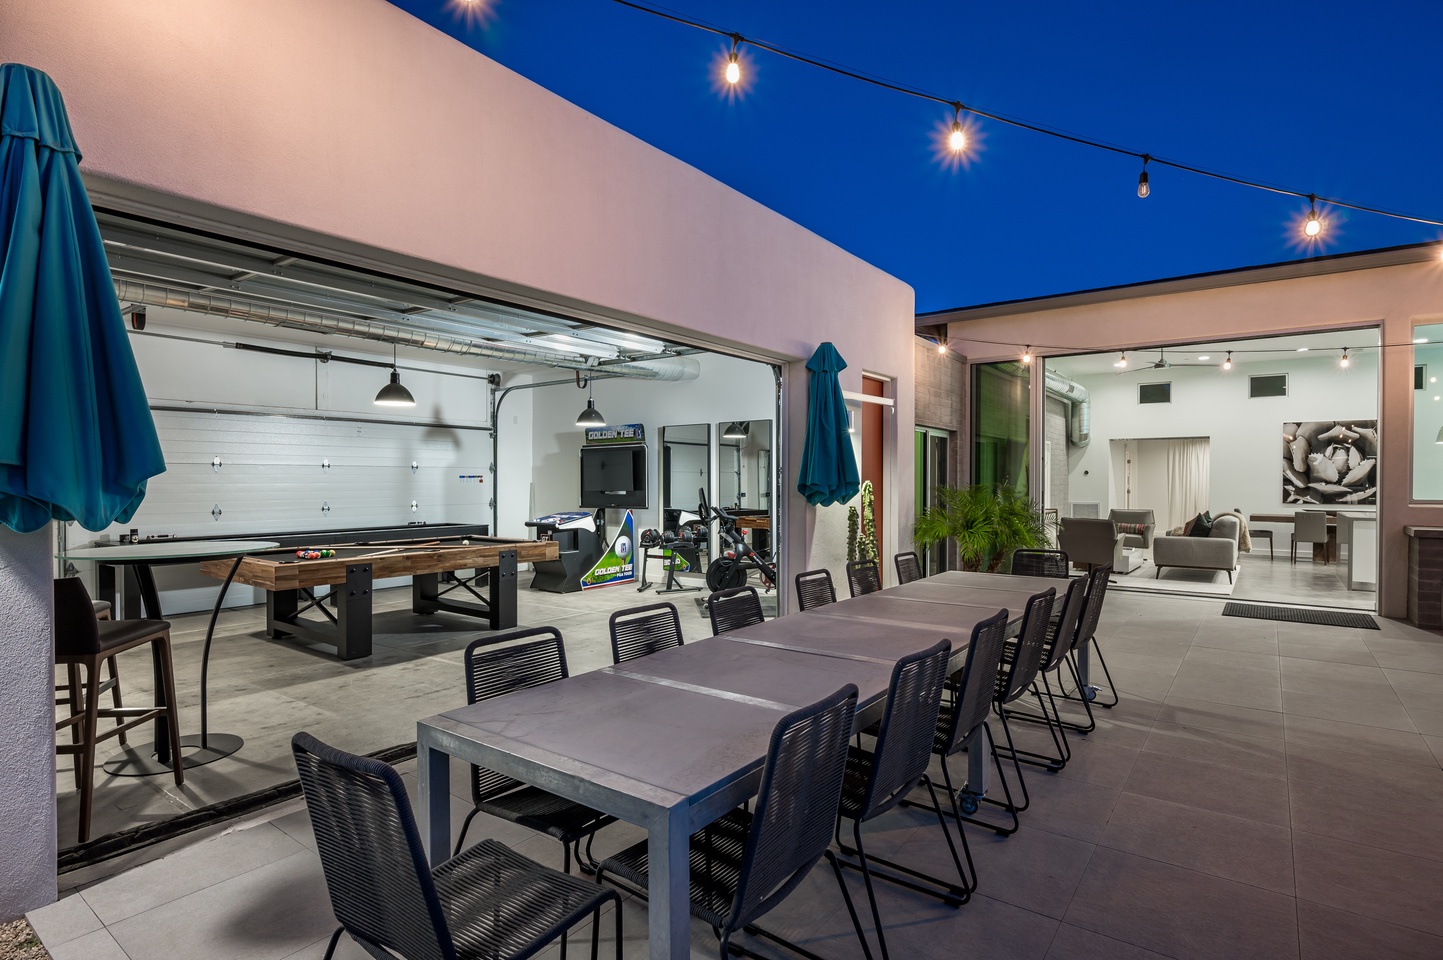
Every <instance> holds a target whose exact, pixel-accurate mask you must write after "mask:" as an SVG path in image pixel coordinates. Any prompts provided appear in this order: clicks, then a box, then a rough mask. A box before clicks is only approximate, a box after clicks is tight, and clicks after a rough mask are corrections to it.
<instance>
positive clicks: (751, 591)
mask: <svg viewBox="0 0 1443 960" xmlns="http://www.w3.org/2000/svg"><path fill="white" fill-rule="evenodd" d="M706 612H707V616H709V617H711V632H712V633H713V634H714V635H717V636H720V635H721V634H723V633H728V632H730V631H732V630H739V629H741V628H742V627H751V626H755V625H756V624H758V623H764V622H765V621H766V619H767V618H766V615H765V614H763V613H762V598H761V597H760V596H758V594H757V588H756V587H751V586H745V587H732V588H731V589H730V590H718V591H717V592H716V593H714V594H712V595H711V596H709V597H707V598H706Z"/></svg>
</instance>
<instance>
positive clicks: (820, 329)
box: [0, 0, 914, 914]
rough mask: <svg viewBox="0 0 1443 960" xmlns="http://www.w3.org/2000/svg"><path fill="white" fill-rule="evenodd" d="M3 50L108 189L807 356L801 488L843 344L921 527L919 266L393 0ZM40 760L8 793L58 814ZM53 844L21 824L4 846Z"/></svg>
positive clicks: (85, 28)
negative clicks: (792, 217)
mask: <svg viewBox="0 0 1443 960" xmlns="http://www.w3.org/2000/svg"><path fill="white" fill-rule="evenodd" d="M0 61H18V62H21V63H26V64H29V65H32V66H34V67H37V68H39V69H41V70H44V71H46V72H47V73H49V74H50V75H51V76H52V77H53V78H54V79H55V81H56V83H57V84H58V85H59V87H60V90H61V91H62V93H63V94H64V96H65V100H66V103H67V106H68V108H69V112H70V118H71V122H72V124H73V126H74V129H75V133H76V137H77V140H78V141H79V143H80V145H81V148H82V149H83V151H84V162H83V163H82V171H83V172H84V173H85V174H86V177H87V183H88V184H89V185H90V188H91V191H92V198H93V199H94V200H95V201H96V202H97V204H100V205H104V206H108V207H111V208H113V209H117V210H121V211H125V212H129V213H137V214H144V215H150V216H154V217H157V218H159V219H163V220H167V221H171V222H175V223H179V224H182V225H189V226H195V227H200V228H204V229H209V230H213V231H216V232H218V233H222V234H230V235H237V236H244V237H249V238H251V239H254V240H257V241H259V242H263V243H270V244H273V245H276V246H279V247H282V248H286V249H292V250H295V251H296V252H300V253H313V254H316V255H320V256H326V257H331V258H334V259H338V260H343V261H346V262H348V263H351V264H353V265H355V266H359V267H362V268H372V269H380V270H383V271H385V272H388V273H392V274H397V275H402V276H405V277H408V278H411V279H415V280H419V281H423V282H431V283H436V284H439V285H442V286H449V287H452V288H456V289H461V290H465V291H468V292H473V293H491V294H492V295H497V296H503V297H505V298H509V299H512V300H515V301H517V302H520V303H523V304H527V305H533V306H538V307H542V308H550V309H560V310H564V311H568V312H573V313H577V314H580V315H582V316H590V317H594V318H596V319H599V320H603V321H606V322H612V323H616V324H618V325H621V326H626V327H631V328H633V329H642V330H648V331H655V332H658V333H661V334H665V335H671V336H673V337H676V338H679V339H683V340H686V341H689V342H694V343H697V344H699V345H717V346H722V347H733V348H735V349H738V350H741V351H743V352H746V353H749V354H752V355H757V356H764V357H766V358H769V359H774V360H777V361H780V362H782V363H784V364H785V365H786V387H785V397H784V409H785V411H786V412H785V420H784V422H783V423H782V425H781V432H782V448H783V450H784V451H785V456H786V460H785V464H784V468H785V469H784V475H785V476H787V477H788V478H790V479H789V481H788V484H787V486H786V487H785V488H784V490H783V491H782V492H783V493H789V492H790V491H792V485H793V483H794V478H795V477H796V474H797V470H798V468H799V466H800V456H801V450H802V440H803V434H804V429H805V418H806V404H807V375H806V372H805V370H804V368H803V363H804V362H805V359H806V358H807V357H808V356H809V355H810V354H811V353H812V351H813V350H814V349H815V348H816V345H817V344H818V343H819V342H821V341H823V340H830V341H832V342H833V343H835V344H836V346H837V349H838V350H839V351H840V352H841V354H842V356H844V357H846V358H847V359H848V360H849V362H850V363H851V366H850V367H849V368H848V369H847V371H846V372H845V373H844V374H843V378H842V382H843V386H844V387H845V388H847V389H850V390H859V389H860V385H861V376H862V373H863V371H864V370H867V371H871V372H876V373H879V374H882V375H884V376H888V377H891V378H894V380H895V384H894V394H895V397H896V399H897V412H896V416H895V417H894V418H893V420H892V428H891V430H890V435H889V437H888V439H887V447H888V461H889V462H888V472H889V477H888V488H887V489H888V491H889V494H888V500H887V502H885V503H884V504H882V508H883V511H884V518H885V521H884V524H885V529H886V530H887V531H888V542H887V543H886V544H884V549H885V551H886V552H888V553H891V552H893V551H895V550H900V549H907V548H908V547H909V546H910V544H909V542H908V539H907V530H908V529H910V524H909V523H902V522H898V521H899V518H906V519H907V520H910V518H911V515H912V502H911V498H912V489H913V484H912V469H913V468H912V458H911V456H910V443H911V433H912V420H913V389H912V379H913V374H912V322H913V309H914V299H913V295H912V291H911V289H910V288H909V287H907V286H906V285H905V284H903V283H902V282H901V281H898V280H896V279H895V278H893V277H890V276H888V275H886V274H884V273H883V272H881V271H880V270H877V269H875V268H873V267H871V266H869V265H867V264H865V263H863V262H861V261H860V260H858V259H857V258H855V257H853V256H851V255H850V254H848V253H846V252H845V251H843V250H841V249H839V248H837V247H836V246H834V245H833V244H830V243H828V242H826V241H824V240H822V239H821V238H819V237H817V236H815V235H813V234H811V233H809V232H808V231H806V230H804V229H803V228H801V227H800V226H798V225H797V224H795V223H792V222H790V221H788V220H786V219H785V218H783V217H781V216H780V215H778V214H776V213H774V212H772V211H770V210H768V209H766V208H765V207H763V206H761V205H760V204H758V203H756V202H754V201H752V200H750V199H748V198H746V197H744V196H742V195H740V194H738V193H736V192H735V191H733V190H731V189H730V188H728V187H726V186H724V185H723V184H721V183H718V182H717V181H715V180H713V179H712V178H710V177H708V176H706V175H705V174H702V173H701V172H699V171H697V170H695V169H693V168H691V167H688V166H686V165H685V164H683V163H681V162H680V161H678V160H676V159H675V158H673V157H670V156H667V155H666V154H663V153H661V152H660V151H658V150H656V149H654V148H652V147H650V146H648V145H646V144H645V143H642V142H641V141H639V140H637V139H636V138H634V137H632V136H630V135H629V134H627V133H625V132H624V131H622V130H619V129H617V128H615V127H613V126H610V125H609V124H606V123H605V122H603V121H601V120H600V119H598V118H596V117H594V116H591V115H589V114H587V113H585V112H584V111H582V110H580V109H578V108H577V107H575V106H573V105H572V104H569V103H567V102H565V101H564V100H562V99H561V98H559V97H557V96H555V95H554V94H552V93H550V92H548V91H546V90H544V89H542V88H541V87H539V86H537V85H535V84H533V83H531V82H530V81H528V80H526V79H525V78H523V77H520V76H518V75H516V74H515V73H512V72H511V71H509V70H507V69H505V68H504V67H502V66H500V65H499V64H496V63H494V62H492V61H490V60H488V59H486V58H485V57H483V56H481V55H479V54H477V53H476V52H475V51H473V50H470V49H469V48H466V47H464V46H463V45H461V44H459V43H456V42H455V41H453V40H451V39H449V38H447V37H445V36H444V35H442V34H440V33H438V32H436V31H434V30H432V29H431V28H430V27H428V26H426V25H425V24H422V23H421V22H419V21H418V20H416V19H414V18H412V17H410V16H409V15H407V14H406V13H404V12H403V11H401V10H399V9H397V8H395V7H393V6H391V5H389V4H387V3H385V2H383V0H247V2H245V3H194V2H188V0H151V2H147V3H145V4H135V3H133V2H125V0H88V2H80V3H74V4H56V3H35V2H33V0H0ZM513 400H514V398H513ZM511 402H513V401H508V404H509V403H511ZM523 409H524V408H523V407H522V406H521V405H520V404H518V406H516V407H512V408H508V410H507V413H508V414H510V415H516V416H518V417H520V416H521V414H522V411H523ZM504 426H505V425H504V424H503V429H504ZM899 441H900V450H901V452H902V455H900V456H899V455H897V454H898V449H899ZM513 493H514V491H513ZM506 496H508V494H506V493H505V492H503V497H506ZM782 506H783V523H784V526H785V533H786V536H785V540H784V541H783V542H784V543H785V544H786V545H787V552H786V555H785V557H784V561H785V563H786V566H787V568H788V569H790V570H791V571H793V572H795V571H799V570H804V569H807V568H808V567H810V566H835V565H839V562H840V558H841V556H842V555H843V554H844V552H845V533H844V531H845V508H840V507H839V508H831V509H828V510H822V511H819V510H813V509H811V508H808V507H806V506H805V505H804V504H803V503H802V502H801V501H800V499H799V498H798V497H797V496H796V495H795V493H794V492H790V495H788V496H787V499H786V500H785V501H784V502H783V504H782ZM502 532H509V531H505V530H503V531H502ZM899 534H900V536H899ZM45 573H46V575H48V573H49V570H48V566H47V568H46V571H45ZM17 629H19V628H18V625H17V622H16V621H15V620H13V619H11V620H8V621H7V622H6V623H5V624H4V625H0V649H7V650H8V649H12V648H15V647H16V646H17V645H24V644H30V646H28V647H24V649H25V650H26V651H28V657H29V659H28V660H26V664H27V665H28V666H27V669H30V670H33V668H35V667H36V665H37V664H38V660H39V655H40V650H41V648H40V647H39V646H35V645H34V641H33V637H34V630H33V629H32V630H28V631H25V632H24V633H23V634H22V633H17V632H16V631H17ZM42 632H43V631H42ZM42 646H43V645H42ZM22 659H24V658H23V657H22ZM47 665H48V654H47ZM22 673H23V671H22ZM25 675H27V676H28V674H25ZM43 686H44V689H43V690H42V689H40V688H39V687H36V689H34V690H27V693H26V702H27V703H29V704H30V705H31V707H32V708H33V707H34V706H35V705H36V704H38V702H39V698H40V697H41V696H42V695H43V696H44V697H45V698H46V699H48V698H49V696H50V694H49V684H48V681H47V682H46V684H44V685H43ZM26 755H27V756H28V757H29V762H30V763H31V764H34V765H43V766H44V767H45V768H46V769H49V768H50V767H51V765H52V764H53V759H52V758H51V756H50V753H49V747H48V745H47V748H46V750H45V751H44V756H43V757H42V756H41V753H40V751H38V749H36V750H32V751H31V752H29V753H27V754H26ZM11 769H12V770H14V769H16V768H15V767H12V768H11ZM26 782H27V783H32V784H37V786H36V789H35V791H34V792H33V794H31V793H26V794H24V796H19V795H17V796H16V797H15V798H14V803H12V804H11V806H10V808H9V809H10V811H12V812H14V811H18V810H21V809H22V808H23V809H25V810H27V811H30V812H32V813H33V812H35V811H37V810H39V809H41V808H42V807H43V808H44V810H45V812H46V816H47V817H49V816H50V814H51V811H52V810H53V806H52V804H53V798H52V796H51V790H52V789H53V788H52V786H50V784H51V783H52V782H53V778H51V779H50V780H47V782H46V784H43V785H39V784H38V781H33V780H30V779H27V780H26ZM42 787H43V789H42ZM53 846H54V838H53V836H52V835H51V834H50V833H49V832H46V833H45V835H43V836H42V835H40V834H38V833H33V832H25V831H20V830H15V831H7V832H6V833H5V835H4V836H3V837H0V863H3V864H7V865H8V864H11V863H17V862H33V861H35V860H37V859H38V858H44V857H50V856H52V854H53ZM4 869H9V868H8V866H7V867H6V868H4ZM51 895H53V894H52V892H50V891H46V892H45V893H44V894H43V896H45V897H49V896H51ZM34 904H35V902H34V901H26V903H25V905H27V906H33V905H34ZM19 906H20V901H18V900H14V901H11V900H7V901H3V902H0V914H4V913H12V912H15V911H16V910H18V909H19Z"/></svg>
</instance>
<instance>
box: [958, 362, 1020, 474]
mask: <svg viewBox="0 0 1443 960" xmlns="http://www.w3.org/2000/svg"><path fill="white" fill-rule="evenodd" d="M1031 370H1032V368H1031V367H1030V366H1028V365H1026V364H1021V363H1016V362H1014V361H1008V362H1006V363H985V364H977V365H975V366H973V367H972V437H973V440H972V482H973V483H1006V484H1010V485H1011V486H1013V487H1015V488H1017V490H1018V491H1020V492H1021V493H1024V494H1025V493H1027V463H1028V456H1027V430H1028V419H1029V414H1030V409H1029V407H1030V402H1029V399H1028V397H1029V392H1030V386H1031Z"/></svg>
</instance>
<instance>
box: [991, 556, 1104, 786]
mask: <svg viewBox="0 0 1443 960" xmlns="http://www.w3.org/2000/svg"><path fill="white" fill-rule="evenodd" d="M1086 603H1087V578H1086V577H1076V578H1074V579H1072V580H1070V581H1069V582H1068V584H1067V593H1066V594H1064V595H1063V598H1062V609H1061V612H1060V613H1059V614H1058V615H1057V616H1056V617H1054V618H1053V621H1052V626H1051V628H1050V629H1049V630H1048V632H1047V641H1046V642H1045V643H1044V644H1043V646H1042V665H1041V666H1040V667H1039V668H1038V670H1037V675H1038V678H1039V679H1040V680H1041V681H1042V690H1041V691H1037V690H1035V689H1034V691H1033V692H1034V693H1035V694H1036V696H1037V706H1038V708H1039V709H1040V710H1041V711H1042V712H1041V713H1030V712H1028V711H1026V710H1022V709H1020V708H1015V707H1013V708H1008V710H1007V716H1008V717H1010V718H1012V719H1014V720H1026V721H1028V722H1030V723H1045V724H1047V725H1048V727H1050V728H1055V729H1056V733H1055V734H1054V735H1053V746H1055V747H1056V748H1057V753H1056V754H1055V755H1054V754H1046V753H1037V752H1035V751H1031V750H1021V749H1017V748H1015V747H1014V748H1013V751H1012V756H1013V758H1014V759H1015V760H1019V761H1020V762H1022V763H1028V764H1032V765H1033V766H1037V767H1044V768H1046V769H1048V770H1052V771H1057V770H1061V769H1062V768H1063V767H1065V766H1066V765H1067V761H1068V760H1070V759H1072V747H1071V746H1070V745H1069V744H1068V742H1067V725H1066V724H1065V723H1064V722H1063V720H1062V714H1061V713H1060V712H1059V711H1058V709H1057V695H1056V694H1054V693H1053V692H1052V682H1051V681H1050V680H1048V676H1049V675H1051V674H1052V673H1054V672H1058V671H1060V670H1061V668H1062V665H1063V664H1064V663H1066V662H1067V655H1068V654H1069V653H1071V652H1072V639H1073V637H1074V636H1075V635H1076V633H1077V624H1078V622H1079V621H1080V619H1081V617H1082V610H1083V607H1084V605H1085V604H1086ZM1053 609H1054V610H1057V604H1056V603H1055V602H1054V603H1053ZM1010 642H1011V641H1009V644H1010ZM1003 657H1004V659H1006V654H1005V653H1004V655H1003ZM1057 682H1058V686H1059V689H1061V684H1062V676H1061V674H1060V672H1059V673H1058V678H1057ZM1049 709H1050V710H1051V713H1050V714H1049V713H1048V710H1049Z"/></svg>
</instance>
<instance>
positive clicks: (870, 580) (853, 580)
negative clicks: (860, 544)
mask: <svg viewBox="0 0 1443 960" xmlns="http://www.w3.org/2000/svg"><path fill="white" fill-rule="evenodd" d="M847 589H848V590H849V591H851V594H852V596H854V597H860V596H862V595H863V594H867V593H876V592H877V591H878V590H881V589H882V568H881V567H879V566H878V565H877V561H875V560H851V561H848V563H847Z"/></svg>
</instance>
